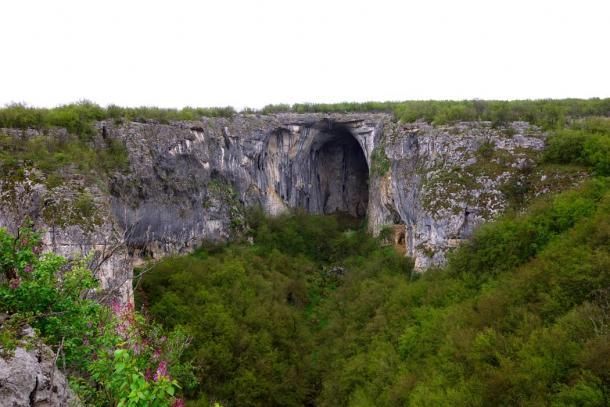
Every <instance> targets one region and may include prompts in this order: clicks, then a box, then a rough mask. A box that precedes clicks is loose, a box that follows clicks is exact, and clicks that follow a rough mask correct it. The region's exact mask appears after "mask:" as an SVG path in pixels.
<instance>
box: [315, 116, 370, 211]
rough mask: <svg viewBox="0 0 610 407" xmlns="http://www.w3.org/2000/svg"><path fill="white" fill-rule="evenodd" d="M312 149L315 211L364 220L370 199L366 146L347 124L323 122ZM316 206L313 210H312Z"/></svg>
mask: <svg viewBox="0 0 610 407" xmlns="http://www.w3.org/2000/svg"><path fill="white" fill-rule="evenodd" d="M317 130H318V132H317V134H316V135H315V137H314V139H313V142H312V145H311V150H310V157H311V161H310V162H311V167H310V168H311V171H312V174H311V176H310V179H311V180H312V189H313V192H314V194H313V196H315V197H316V198H317V199H314V201H313V202H310V205H309V206H310V210H311V211H312V212H317V213H324V214H331V213H346V214H349V215H351V216H354V217H357V218H364V217H365V216H366V211H367V207H368V200H369V168H368V165H367V161H366V158H365V156H364V152H363V150H362V147H361V146H360V144H359V143H358V141H357V140H356V138H355V137H354V136H353V134H352V133H351V132H350V130H349V129H348V128H347V126H345V125H343V124H338V123H333V122H323V123H321V124H320V125H319V126H318V128H317ZM312 205H313V207H312Z"/></svg>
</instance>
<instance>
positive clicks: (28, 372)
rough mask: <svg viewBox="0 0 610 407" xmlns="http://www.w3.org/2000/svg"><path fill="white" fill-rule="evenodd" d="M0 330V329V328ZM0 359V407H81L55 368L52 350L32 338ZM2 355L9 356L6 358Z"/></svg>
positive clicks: (64, 378)
mask: <svg viewBox="0 0 610 407" xmlns="http://www.w3.org/2000/svg"><path fill="white" fill-rule="evenodd" d="M0 329H1V327H0ZM25 336H26V337H27V338H28V339H27V340H24V341H23V343H22V344H21V345H19V346H17V348H16V349H14V350H12V351H10V352H5V350H2V354H3V355H2V356H0V406H3V407H68V406H71V407H72V406H78V405H80V403H79V400H78V398H77V397H76V396H75V395H74V393H73V392H72V391H71V390H70V388H69V386H68V382H67V380H66V377H65V376H64V374H63V373H62V372H61V371H60V370H59V369H57V368H56V367H55V354H54V353H53V351H52V350H51V349H50V348H49V347H47V346H45V345H42V344H40V343H37V341H36V340H35V339H34V338H33V334H32V332H31V328H28V329H26V332H25ZM5 353H9V354H8V355H6V354H5Z"/></svg>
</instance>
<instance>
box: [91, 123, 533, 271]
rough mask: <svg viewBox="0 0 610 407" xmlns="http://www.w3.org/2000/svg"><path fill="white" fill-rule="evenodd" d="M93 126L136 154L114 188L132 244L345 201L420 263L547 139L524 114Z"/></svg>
mask: <svg viewBox="0 0 610 407" xmlns="http://www.w3.org/2000/svg"><path fill="white" fill-rule="evenodd" d="M99 126H100V127H101V128H105V131H106V132H107V134H110V135H112V137H116V138H118V139H121V140H123V141H124V142H125V144H126V145H127V147H128V149H129V151H130V156H131V157H132V158H133V161H132V169H133V171H132V172H131V173H130V174H129V175H127V176H125V177H122V178H120V179H118V180H117V181H116V182H115V184H114V185H113V189H112V193H113V212H114V214H115V217H116V218H117V219H119V220H120V221H121V222H122V226H123V227H124V228H125V229H126V230H132V231H133V233H132V234H131V235H130V245H131V246H132V247H141V248H142V249H143V251H146V252H148V253H150V254H153V255H154V256H156V255H163V254H164V253H167V252H181V251H185V250H189V249H190V248H191V247H193V246H194V245H196V244H198V243H199V242H200V241H201V239H226V238H229V237H230V236H231V234H232V232H233V230H234V229H235V228H236V227H237V226H239V223H240V221H241V217H240V216H241V213H242V209H243V207H244V206H251V205H260V206H262V207H263V208H265V210H266V212H268V213H269V214H278V213H281V212H284V211H286V210H289V209H290V208H302V209H305V210H307V211H309V212H313V213H331V212H335V211H343V212H347V213H349V214H351V215H353V216H359V217H365V216H366V219H367V222H368V226H369V228H370V230H371V231H373V232H375V233H378V232H379V231H380V230H381V229H382V228H383V227H386V226H391V227H393V226H399V227H394V230H397V231H399V232H398V233H402V234H404V236H398V237H397V238H396V241H397V242H400V244H401V245H404V252H405V253H406V254H407V255H409V256H413V257H415V260H416V266H417V267H418V268H420V269H423V268H426V267H428V266H430V265H434V264H441V263H442V262H443V261H444V258H445V253H446V251H447V250H448V249H450V248H451V247H454V246H455V245H457V244H459V242H460V241H461V240H462V239H465V238H467V237H468V236H469V235H470V234H471V232H472V230H473V228H475V227H476V226H477V225H478V224H480V223H481V222H484V221H485V220H488V219H491V218H492V217H493V216H495V215H497V214H498V213H500V212H501V211H503V210H504V208H505V207H506V199H505V197H504V193H503V192H502V187H503V186H504V185H505V184H507V183H509V182H511V181H512V180H513V179H514V177H515V176H517V175H519V174H520V172H522V171H524V169H526V168H528V167H529V166H531V165H532V163H533V160H532V157H533V156H534V155H535V153H536V152H537V151H538V150H540V149H542V148H543V147H544V135H543V134H542V133H541V131H540V130H539V129H538V128H536V127H534V126H530V125H528V124H527V123H521V122H516V123H512V124H510V125H507V126H505V127H503V128H493V127H492V125H491V123H485V122H480V123H459V124H456V125H452V126H442V127H435V126H431V125H428V124H425V123H415V124H399V123H396V122H395V121H393V120H392V118H391V117H390V116H389V115H386V114H373V113H369V114H277V115H269V116H254V115H249V116H246V115H239V116H236V117H234V118H232V119H217V118H215V119H202V121H201V122H178V123H172V124H170V125H159V124H140V123H129V124H123V125H118V126H117V125H112V124H110V123H100V124H99Z"/></svg>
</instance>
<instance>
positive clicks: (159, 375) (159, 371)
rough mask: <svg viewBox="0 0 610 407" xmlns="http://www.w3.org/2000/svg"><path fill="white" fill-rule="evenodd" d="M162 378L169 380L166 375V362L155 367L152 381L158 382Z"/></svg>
mask: <svg viewBox="0 0 610 407" xmlns="http://www.w3.org/2000/svg"><path fill="white" fill-rule="evenodd" d="M163 377H165V378H167V379H169V375H168V374H167V362H166V361H164V360H163V361H161V362H160V363H159V366H158V367H157V372H156V373H155V377H154V380H155V381H159V380H161V379H162V378H163Z"/></svg>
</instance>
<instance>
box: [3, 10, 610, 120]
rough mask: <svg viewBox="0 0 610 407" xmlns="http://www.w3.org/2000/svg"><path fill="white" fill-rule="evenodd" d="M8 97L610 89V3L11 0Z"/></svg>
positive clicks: (402, 95) (361, 97) (282, 97)
mask: <svg viewBox="0 0 610 407" xmlns="http://www.w3.org/2000/svg"><path fill="white" fill-rule="evenodd" d="M0 45H1V46H0V105H2V104H6V103H10V102H26V103H28V104H31V105H36V106H54V105H57V104H62V103H68V102H72V101H76V100H81V99H89V100H92V101H94V102H97V103H99V104H102V105H106V104H109V103H115V104H120V105H126V106H139V105H156V106H163V107H182V106H186V105H190V106H219V105H232V106H234V107H236V108H243V107H245V106H249V107H262V106H263V105H265V104H268V103H294V102H340V101H367V100H410V99H472V98H481V99H523V98H564V97H582V98H588V97H610V0H572V1H564V0H548V1H547V0H510V1H496V0H481V1H475V0H463V1H459V0H453V1H451V0H447V1H441V0H425V1H424V0H418V1H389V0H366V1H358V0H351V1H332V0H321V1H318V0H307V1H305V0H300V1H291V0H277V1H264V0H249V1H248V0H243V1H238V0H222V1H221V0H216V1H204V0H201V1H187V0H167V1H153V0H146V1H136V0H103V1H102V0H99V1H98V0H88V1H85V0H74V1H70V0H54V1H50V0H40V1H35V0H0Z"/></svg>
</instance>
